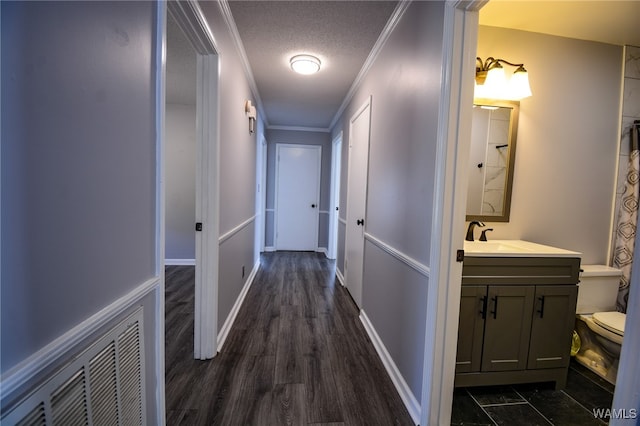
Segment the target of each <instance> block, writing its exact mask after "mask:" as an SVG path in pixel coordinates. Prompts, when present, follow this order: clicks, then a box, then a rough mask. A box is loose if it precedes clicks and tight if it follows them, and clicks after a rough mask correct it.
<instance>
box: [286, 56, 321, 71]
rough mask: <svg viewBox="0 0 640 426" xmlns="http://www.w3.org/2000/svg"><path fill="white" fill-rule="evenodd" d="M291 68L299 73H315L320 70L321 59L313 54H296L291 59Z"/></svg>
mask: <svg viewBox="0 0 640 426" xmlns="http://www.w3.org/2000/svg"><path fill="white" fill-rule="evenodd" d="M289 62H290V63H291V69H293V70H294V71H295V72H297V73H298V74H304V75H309V74H315V73H317V72H318V71H320V59H318V58H316V57H315V56H311V55H296V56H294V57H293V58H291V60H290V61H289Z"/></svg>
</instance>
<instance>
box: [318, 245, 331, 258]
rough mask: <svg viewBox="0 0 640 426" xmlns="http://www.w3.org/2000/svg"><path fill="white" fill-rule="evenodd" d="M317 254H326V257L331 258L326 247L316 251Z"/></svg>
mask: <svg viewBox="0 0 640 426" xmlns="http://www.w3.org/2000/svg"><path fill="white" fill-rule="evenodd" d="M316 253H324V255H325V257H328V256H329V252H328V251H327V248H326V247H318V248H317V249H316Z"/></svg>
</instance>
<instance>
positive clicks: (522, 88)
mask: <svg viewBox="0 0 640 426" xmlns="http://www.w3.org/2000/svg"><path fill="white" fill-rule="evenodd" d="M509 95H510V97H511V98H513V99H515V100H520V99H524V98H528V97H529V96H531V87H530V86H529V73H528V72H527V71H525V69H524V68H522V69H517V70H516V72H514V73H513V75H512V76H511V80H509Z"/></svg>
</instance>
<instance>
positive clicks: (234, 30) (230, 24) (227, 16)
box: [217, 0, 269, 127]
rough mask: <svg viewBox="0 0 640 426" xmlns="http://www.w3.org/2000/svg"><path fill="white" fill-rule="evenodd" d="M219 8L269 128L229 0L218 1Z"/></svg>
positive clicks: (259, 109) (261, 113)
mask: <svg viewBox="0 0 640 426" xmlns="http://www.w3.org/2000/svg"><path fill="white" fill-rule="evenodd" d="M217 3H218V6H219V7H220V10H221V11H222V16H223V17H224V22H225V23H226V24H227V28H228V29H229V32H230V33H231V38H232V39H233V43H234V44H235V46H236V51H237V52H238V56H240V62H242V67H243V68H244V74H245V76H246V78H247V82H248V84H249V88H250V89H251V92H252V93H253V96H255V98H256V99H255V104H256V107H257V109H258V112H259V113H260V115H261V116H262V120H263V121H264V124H265V126H267V127H268V126H269V119H268V118H267V114H266V113H265V110H264V106H263V105H262V99H261V98H260V92H258V86H257V84H256V80H255V78H254V77H253V71H252V70H251V65H250V64H249V58H248V57H247V52H246V51H245V50H244V44H243V43H242V39H241V38H240V33H239V32H238V27H237V26H236V21H234V19H233V14H232V13H231V7H229V1H228V0H218V2H217Z"/></svg>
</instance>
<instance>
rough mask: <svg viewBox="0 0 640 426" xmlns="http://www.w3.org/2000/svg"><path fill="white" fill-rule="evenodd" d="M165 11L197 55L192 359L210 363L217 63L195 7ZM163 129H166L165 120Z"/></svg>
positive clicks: (213, 346)
mask: <svg viewBox="0 0 640 426" xmlns="http://www.w3.org/2000/svg"><path fill="white" fill-rule="evenodd" d="M167 10H168V12H169V13H168V14H167V23H168V24H171V25H173V26H174V28H176V30H177V32H181V33H182V35H183V36H184V38H185V39H186V40H185V41H186V42H187V44H188V45H189V46H190V47H191V50H192V51H194V52H195V61H196V62H195V82H193V81H192V82H188V81H187V82H186V83H184V84H185V86H188V87H187V88H186V89H185V90H189V89H188V88H189V87H191V88H192V89H193V88H194V87H193V85H194V84H195V90H194V94H195V96H194V97H195V109H194V108H193V107H191V110H194V111H195V114H194V115H195V117H194V118H195V122H194V125H195V131H194V135H195V138H194V139H195V148H194V153H195V155H194V160H193V162H192V163H191V169H193V163H195V210H194V215H192V216H191V220H192V223H191V226H192V228H191V229H192V231H190V232H191V235H192V236H193V241H194V244H195V250H194V257H195V262H194V263H195V295H194V300H195V306H194V350H193V354H194V358H196V359H209V358H213V357H214V356H215V354H216V353H217V346H218V343H217V338H218V335H217V334H218V326H217V309H218V300H217V299H218V295H217V293H218V236H219V223H218V211H219V208H218V206H219V192H220V191H219V185H220V183H219V181H218V177H217V176H218V169H219V158H218V143H219V141H218V136H217V129H218V122H219V114H218V101H217V100H218V80H219V61H218V54H217V49H216V47H215V44H214V42H213V34H212V32H211V30H210V29H209V27H208V24H207V21H206V19H205V18H204V14H203V13H202V10H201V9H200V6H199V5H198V4H197V3H195V2H167ZM174 24H175V25H174ZM168 31H169V30H168ZM168 31H167V33H168ZM169 43H171V41H168V42H167V44H168V45H169ZM182 47H183V49H182V50H185V49H184V46H182ZM167 57H168V55H167ZM168 60H169V59H168ZM178 84H180V83H178ZM169 89H173V87H166V89H165V90H166V92H168V91H169ZM176 89H178V91H180V90H179V89H180V88H176ZM192 98H193V97H192ZM187 109H188V108H187ZM185 122H186V121H185ZM163 125H167V120H166V118H165V120H164V122H163ZM164 130H165V131H166V128H165V129H164ZM167 157H168V156H166V155H165V158H167ZM167 159H168V158H167ZM167 195H168V194H167ZM178 195H180V194H178ZM184 195H185V196H188V195H187V194H184ZM165 212H166V211H165ZM185 235H186V234H185Z"/></svg>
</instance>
